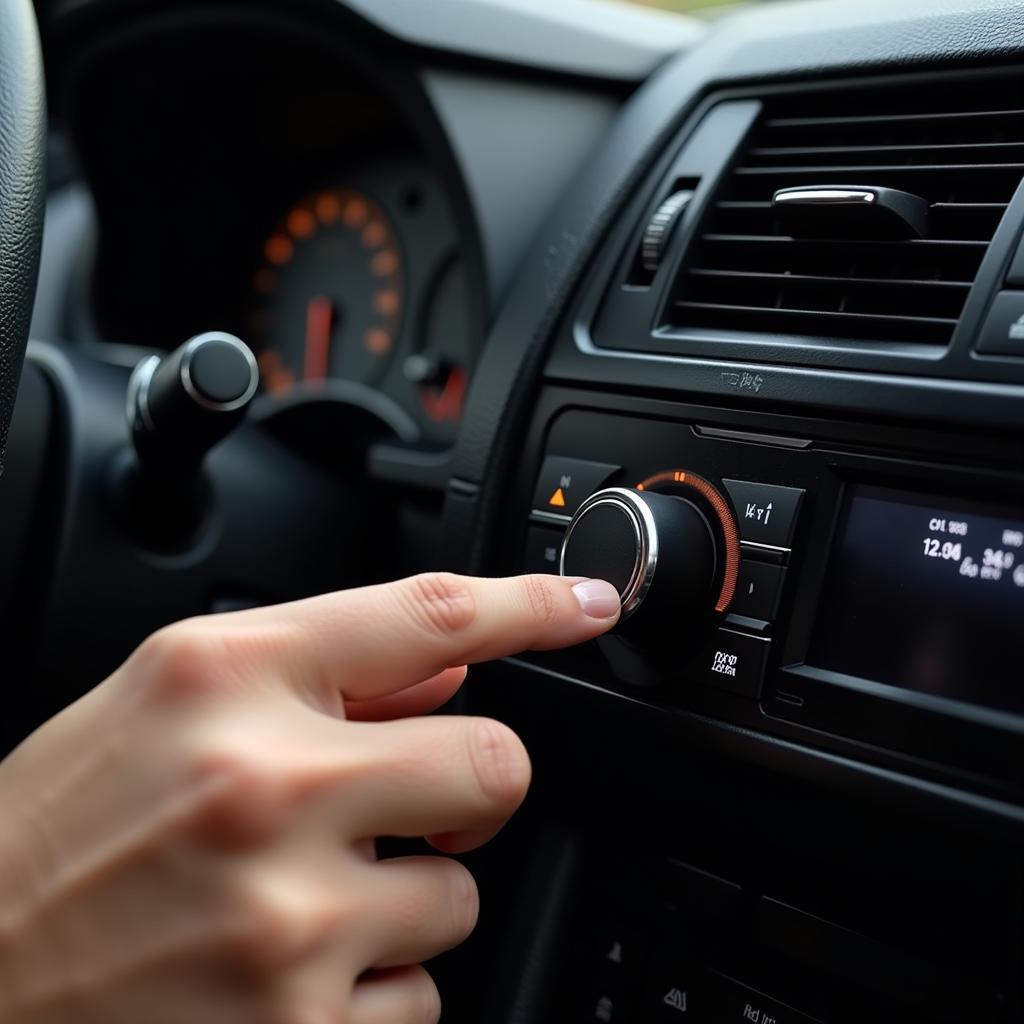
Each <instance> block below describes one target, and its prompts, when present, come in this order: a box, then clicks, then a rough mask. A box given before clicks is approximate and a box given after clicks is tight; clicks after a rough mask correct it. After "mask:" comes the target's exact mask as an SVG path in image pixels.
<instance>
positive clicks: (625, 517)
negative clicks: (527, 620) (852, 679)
mask: <svg viewBox="0 0 1024 1024" xmlns="http://www.w3.org/2000/svg"><path fill="white" fill-rule="evenodd" d="M615 480H621V481H622V482H621V483H620V484H619V485H618V486H612V487H605V486H602V485H603V484H605V483H607V482H608V481H615ZM803 495H804V492H803V490H801V489H800V488H796V487H789V486H782V485H778V484H773V483H769V482H764V481H750V480H739V479H732V478H724V479H722V480H721V482H720V484H719V485H718V486H716V485H715V484H713V483H711V482H710V481H709V480H708V479H706V478H705V477H704V476H701V475H700V474H699V473H696V472H694V471H693V470H690V469H681V468H674V467H673V468H666V469H658V470H655V471H654V472H653V473H650V474H648V475H646V476H644V477H643V478H642V479H638V480H636V481H635V482H632V485H631V486H630V481H629V480H628V477H627V476H626V471H625V470H624V468H623V467H622V466H619V465H614V464H610V463H602V462H593V461H589V460H585V459H577V458H574V457H572V456H568V455H561V454H558V453H549V454H548V455H547V456H546V457H545V459H544V463H543V465H542V467H541V470H540V473H539V475H538V478H537V485H536V488H535V490H534V508H533V510H532V512H531V514H530V520H531V525H530V528H529V533H528V536H527V541H526V548H525V554H524V564H523V568H524V569H525V570H526V571H532V572H555V571H557V572H560V573H561V574H562V575H564V576H600V577H601V578H603V579H607V580H609V581H610V582H612V583H614V584H615V585H616V586H617V587H618V589H619V595H620V597H621V599H622V620H621V622H620V624H619V626H618V628H617V633H618V635H619V636H621V637H622V638H623V639H624V640H625V641H626V642H627V643H628V644H629V645H630V646H631V647H633V648H635V649H638V650H639V651H642V652H643V653H644V654H646V656H647V657H648V658H649V659H650V660H651V661H652V662H654V663H657V662H658V661H671V662H673V663H675V664H679V663H680V661H684V662H685V663H686V664H687V666H688V670H689V675H690V676H691V677H692V678H693V679H695V680H696V681H698V682H703V683H705V684H707V685H710V686H714V687H718V688H720V689H723V690H727V691H730V692H732V693H735V694H738V695H740V696H744V697H748V698H755V699H756V698H757V697H759V696H760V693H761V683H762V679H763V677H764V672H765V668H766V665H767V658H768V652H769V650H770V647H771V642H772V638H771V624H772V621H773V620H774V618H775V616H776V614H777V611H778V607H779V601H780V597H781V593H782V587H783V583H784V580H785V574H786V563H787V562H788V560H789V556H790V554H791V552H792V548H791V544H792V542H793V534H794V532H795V530H796V523H797V517H798V515H799V511H800V505H801V501H802V499H803ZM570 513H571V514H570Z"/></svg>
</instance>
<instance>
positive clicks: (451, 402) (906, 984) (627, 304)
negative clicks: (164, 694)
mask: <svg viewBox="0 0 1024 1024" xmlns="http://www.w3.org/2000/svg"><path fill="white" fill-rule="evenodd" d="M425 6H426V5H425ZM484 8H486V12H485V14H482V13H481V11H482V10H483V9H484ZM124 11H125V7H124V5H119V4H117V3H112V2H107V0H89V2H85V3H82V4H78V5H69V6H67V7H66V8H65V6H64V5H62V4H54V5H53V6H52V9H50V10H49V11H48V13H47V14H44V15H43V18H42V25H43V31H44V42H45V43H46V45H47V48H48V51H47V52H48V68H49V71H48V73H49V76H50V79H51V81H50V91H51V106H52V116H51V123H52V132H51V170H50V173H51V179H52V180H51V190H50V200H49V208H48V226H47V234H46V238H45V242H44V255H43V274H42V280H41V286H40V298H39V299H38V300H37V307H36V314H35V326H34V334H33V337H34V338H35V339H36V341H35V342H34V344H33V348H32V350H31V351H30V361H31V363H33V364H34V365H35V366H36V367H37V368H38V369H39V371H40V372H41V373H42V374H43V376H45V377H46V378H47V379H48V380H49V381H50V384H49V387H51V388H55V389H56V390H57V391H62V390H63V391H65V392H66V391H68V389H70V392H72V393H74V394H75V395H76V396H78V397H76V398H75V400H74V401H70V400H67V399H65V405H66V407H67V409H69V410H70V411H69V412H67V413H66V420H67V423H68V424H69V426H67V428H66V430H67V437H65V439H64V442H63V444H62V445H58V449H59V450H60V451H61V452H62V454H61V456H60V459H59V460H58V462H59V464H60V465H61V466H62V467H64V468H63V470H62V472H63V473H64V474H65V477H64V478H62V479H63V481H64V482H63V483H62V484H61V485H60V488H61V493H62V494H65V495H67V499H66V502H65V505H64V508H63V511H62V513H61V515H60V517H59V519H58V520H55V521H53V522H51V523H49V524H44V526H45V528H46V529H47V530H49V531H50V533H49V534H48V536H50V537H59V538H60V543H59V544H57V545H55V551H56V554H54V556H53V563H52V580H51V581H49V582H47V584H46V586H45V587H43V586H42V585H37V587H36V590H35V592H34V593H35V597H34V598H33V603H32V604H31V609H32V610H33V613H34V614H35V616H36V618H37V619H38V620H39V621H41V622H43V623H44V625H43V626H41V627H38V630H37V631H34V640H35V643H34V648H33V650H34V653H33V654H32V656H31V658H27V659H26V662H25V672H26V673H27V674H28V675H29V677H30V678H32V679H33V680H34V681H35V682H34V686H35V687H36V689H37V690H38V697H37V706H36V707H35V710H34V712H33V713H34V714H35V715H36V717H39V716H41V715H42V714H43V713H44V712H45V711H47V710H52V709H53V708H54V707H56V706H59V705H60V704H61V703H63V702H66V700H67V699H70V697H72V696H74V695H75V694H74V693H73V692H71V690H70V689H69V684H68V683H67V676H68V666H69V664H70V663H71V662H74V663H76V665H77V670H78V674H79V676H81V677H83V678H82V684H83V685H85V684H91V683H92V682H95V681H98V680H99V679H100V678H102V675H103V674H104V672H106V671H109V670H110V669H111V668H112V667H113V666H114V665H116V664H117V663H118V661H119V660H120V659H121V658H123V657H124V656H125V654H127V652H128V651H129V650H130V649H131V647H132V646H133V644H134V643H137V642H138V640H139V639H141V637H142V636H144V635H145V634H146V633H147V632H148V631H151V630H152V629H154V628H157V627H158V626H159V625H161V624H163V623H164V622H166V621H170V620H171V619H173V618H176V617H182V616H183V615H187V614H195V613H197V612H203V611H211V610H225V609H228V608H231V607H241V606H245V605H249V604H260V603H266V602H270V601H274V600H283V599H287V598H290V597H294V596H300V595H301V594H305V593H313V592H316V591H321V590H326V589H329V588H332V587H339V586H346V585H354V584H358V583H362V582H368V581H372V580H379V579H384V578H388V577H390V576H394V575H397V574H400V573H403V572H408V571H413V570H416V569H420V568H423V567H437V568H444V569H450V570H453V571H458V572H467V573H472V574H487V575H493V574H514V573H518V572H523V571H527V572H554V573H559V572H561V573H562V574H566V575H603V576H605V577H606V578H610V579H613V581H615V582H616V583H617V584H618V585H619V586H620V591H621V593H622V595H623V601H624V609H625V613H624V620H623V624H622V626H621V628H619V629H618V630H616V631H615V633H613V634H612V635H610V636H608V637H605V638H602V639H601V640H599V641H595V642H592V643H590V644H587V645H584V646H583V647H581V648H577V649H572V650H568V651H558V652H545V653H530V652H527V653H524V654H523V655H521V656H519V657H517V658H513V659H508V660H505V661H503V662H499V663H495V664H492V665H487V666H480V667H477V668H474V669H473V671H472V673H471V680H470V683H469V684H468V685H467V687H466V688H465V689H464V691H463V692H462V694H460V696H459V697H458V698H457V700H456V702H455V705H454V708H455V710H459V711H461V712H465V713H471V714H488V715H493V716H494V717H497V718H499V719H501V720H503V721H506V722H508V723H509V724H511V725H512V726H513V727H514V728H515V729H516V730H517V731H518V732H519V734H520V735H521V736H522V737H523V739H524V741H525V742H526V744H527V747H528V749H529V750H530V753H531V756H532V758H533V761H534V765H535V768H534V778H535V782H534V786H533V789H532V791H531V794H530V796H529V798H528V800H527V803H526V805H525V806H524V808H523V811H522V813H521V814H520V815H519V816H517V818H516V819H515V820H514V822H513V823H512V824H511V825H510V826H509V827H508V829H507V830H506V831H505V833H503V835H502V836H501V837H500V838H499V839H498V840H497V841H496V842H495V843H493V844H491V845H490V846H489V847H487V848H485V849H484V850H482V851H480V852H478V853H475V854H472V855H470V856H469V857H468V863H469V864H470V866H471V867H472V868H473V869H474V871H475V873H476V875H477V877H478V879H479V881H480V886H481V893H482V898H483V914H482V918H481V925H480V928H479V930H478V933H477V934H476V935H475V936H474V937H473V939H472V940H471V941H470V942H469V943H468V944H467V945H466V946H465V947H463V948H461V949H459V950H457V951H454V952H453V953H450V954H447V955H446V956H445V957H443V958H441V959H440V960H439V961H437V962H436V963H435V964H433V965H431V966H432V969H433V972H434V973H435V976H436V978H437V980H438V983H439V986H440V987H441V990H442V994H443V996H444V1000H445V1015H444V1018H443V1019H444V1020H446V1021H451V1022H452V1024H460V1022H463V1021H465V1022H467V1024H468V1022H474V1024H476V1022H481V1021H487V1022H493V1024H555V1022H559V1024H561V1022H574V1024H660V1022H678V1024H688V1022H696V1024H702V1022H703V1024H733V1022H736V1024H743V1022H751V1024H790V1022H793V1024H797V1022H800V1024H860V1022H862V1021H867V1020H871V1021H876V1022H890V1021H891V1022H893V1024H895V1022H897V1021H898V1022H901V1024H903V1022H910V1021H913V1022H920V1024H946V1022H971V1024H1011V1022H1014V1021H1019V1020H1021V1019H1024V852H1022V840H1024V690H1022V687H1024V648H1022V644H1021V639H1020V626H1021V623H1022V622H1024V326H1022V325H1024V184H1022V182H1024V72H1022V70H1021V61H1022V58H1024V19H1021V17H1020V8H1019V6H1017V5H1015V4H1011V3H1006V4H1001V3H996V2H992V3H976V4H972V3H962V2H961V3H948V4H934V3H923V2H922V3H916V2H914V3H902V4H888V5H886V4H882V3H871V4H864V5H857V6H854V5H850V4H844V3H793V4H765V5H757V6H756V7H755V8H751V9H749V10H741V11H737V12H735V13H730V14H728V15H725V16H722V17H719V18H716V19H714V20H713V21H711V22H709V23H708V24H707V25H702V26H697V25H696V23H693V22H690V21H687V20H685V19H674V18H671V17H669V16H667V15H654V14H653V13H651V12H640V11H637V12H635V13H634V12H632V11H629V10H628V9H627V8H624V7H622V8H620V7H617V6H615V5H610V4H603V3H590V2H584V0H579V4H578V5H577V3H576V2H574V3H571V4H567V5H566V8H565V10H562V11H559V12H558V13H553V12H551V11H548V10H547V9H546V8H545V7H544V5H535V4H531V3H523V4H516V3H513V2H512V0H509V2H508V3H504V2H498V0H487V3H486V4H484V3H482V0H481V6H480V7H476V8H474V5H473V4H469V5H468V7H467V6H465V5H463V6H462V7H460V5H459V3H458V2H456V0H446V2H445V3H439V4H438V5H437V8H436V11H435V14H436V18H433V19H430V18H425V17H423V12H422V11H417V12H410V11H408V10H406V11H405V12H404V13H403V10H402V5H401V4H400V3H396V4H392V3H381V4H378V5H373V4H361V3H352V4H343V3H327V2H325V3H313V2H311V3H309V4H305V3H304V4H301V5H299V4H296V5H283V4H273V3H267V4H254V5H233V4H225V5H217V7H216V8H214V7H211V6H209V5H167V4H158V3H152V4H149V3H147V4H143V5H139V6H138V7H137V8H136V9H135V10H134V11H133V12H132V13H131V14H130V15H128V16H123V15H124ZM485 15H486V16H485ZM627 27H628V31H627ZM211 329H215V330H220V331H228V332H231V333H233V334H236V335H238V336H239V337H240V338H242V339H243V340H245V341H246V342H247V343H248V344H249V345H250V346H251V348H252V349H253V351H254V353H255V355H256V359H257V363H258V366H259V373H260V392H259V395H258V397H257V398H256V400H255V402H254V404H253V406H252V410H251V414H250V424H251V426H252V428H253V432H254V433H253V435H252V436H251V437H250V436H249V435H246V437H244V438H241V437H240V438H239V439H237V440H236V439H234V438H233V439H232V440H231V441H229V442H225V444H224V445H223V446H222V447H221V448H219V449H217V450H216V452H217V453H218V454H216V455H212V456H211V458H210V467H209V468H210V474H211V480H212V485H213V489H214V491H215V492H216V493H217V494H218V495H219V496H220V497H219V500H220V501H221V506H220V508H219V510H218V512H217V518H216V519H213V520H211V522H213V523H214V525H213V526H211V527H209V535H208V536H204V537H200V538H199V539H196V540H195V542H194V543H192V542H191V541H190V542H189V544H188V545H186V546H185V547H184V548H182V547H180V546H179V547H173V548H171V547H166V546H164V547H161V545H160V544H159V543H156V544H154V543H151V541H152V538H151V537H147V539H146V540H144V541H140V536H142V535H141V534H140V533H139V531H138V529H134V530H132V531H128V533H127V534H126V533H125V531H124V530H123V529H121V528H120V527H119V526H117V525H116V524H115V525H111V523H110V522H109V521H108V520H109V519H110V515H109V489H108V490H107V491H104V493H103V494H99V491H101V490H103V488H102V487H100V486H99V485H96V486H94V487H92V489H91V490H90V489H89V488H88V487H86V488H82V487H81V486H77V485H76V486H72V484H70V483H68V480H70V479H71V477H72V476H74V474H73V473H71V469H74V470H75V473H77V474H78V476H80V477H83V478H88V479H92V480H98V479H101V478H103V475H104V474H105V473H109V458H108V456H109V452H110V451H111V450H113V449H114V448H116V447H117V446H118V445H122V446H123V444H124V436H123V435H124V429H125V428H124V424H123V422H122V419H121V418H120V417H122V415H123V414H122V413H121V412H120V408H121V406H118V407H117V417H118V418H116V422H115V417H113V416H112V415H111V416H107V418H106V419H103V418H102V417H99V416H98V415H96V414H93V413H91V412H89V411H88V410H87V411H85V412H83V409H84V408H85V406H86V405H87V404H88V403H87V402H86V400H85V399H84V398H82V397H81V396H82V395H83V394H92V395H104V396H107V398H108V399H109V401H108V404H115V405H116V402H115V401H114V398H111V397H110V396H116V397H117V399H118V400H120V396H121V395H122V394H123V391H124V388H125V386H126V381H127V376H128V373H129V372H130V369H131V367H133V366H134V365H135V364H136V363H137V362H138V360H139V359H140V358H142V357H143V356H144V355H146V354H148V353H153V352H156V353H161V352H167V351H169V350H172V349H174V348H175V347H176V346H178V345H179V344H180V343H181V342H183V341H185V339H187V338H189V337H191V336H193V335H196V334H198V333H200V332H203V331H207V330H211ZM54 382H57V383H54ZM122 405H123V402H122ZM90 408H91V407H90ZM239 433H240V434H241V433H242V432H241V431H240V432H239ZM68 438H73V439H74V444H71V443H70V442H69V441H68ZM51 443H56V442H51ZM69 452H70V454H69ZM83 453H84V454H83ZM218 459H220V460H221V461H218ZM69 467H70V468H69ZM16 473H17V469H15V474H16ZM38 486H43V485H42V484H39V485H38ZM51 486H52V485H51ZM104 486H106V485H104ZM104 495H106V497H104ZM257 510H258V514H257ZM116 518H117V517H116V516H114V519H116ZM257 520H258V522H257ZM72 522H75V523H77V524H78V526H77V527H76V529H78V530H79V531H80V533H76V532H75V531H74V530H73V529H72V528H71V526H70V525H69V524H70V523H72ZM82 523H84V524H86V525H85V527H84V528H83V527H82V526H81V524H82ZM121 525H122V526H123V523H122V524H121ZM203 529H204V530H206V529H207V528H206V527H203ZM90 530H91V531H92V533H91V534H90V533H89V531H90ZM81 536H84V537H86V538H87V539H88V538H90V537H91V538H92V539H90V540H89V542H88V543H87V544H83V543H81V540H80V537H81ZM97 538H98V539H97ZM254 550H258V551H259V552H260V553H261V557H260V558H258V559H253V557H252V552H253V551H254ZM83 580H90V581H96V582H95V584H94V585H93V586H92V587H91V589H86V590H83V585H82V581H83ZM84 606H91V607H93V609H95V607H99V608H102V609H103V610H104V612H105V614H107V615H109V616H110V617H111V618H112V619H116V622H112V624H111V626H110V629H109V630H108V631H106V634H105V639H104V640H103V641H102V642H101V641H100V640H99V639H97V638H96V637H95V636H91V635H85V633H84V632H83V631H76V630H75V629H72V628H71V627H69V625H68V624H69V623H70V622H72V621H73V620H74V619H75V617H76V616H80V615H81V609H82V608H83V607H84ZM69 630H70V632H69ZM85 632H88V631H85ZM76 685H77V684H76Z"/></svg>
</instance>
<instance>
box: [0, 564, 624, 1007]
mask: <svg viewBox="0 0 1024 1024" xmlns="http://www.w3.org/2000/svg"><path fill="white" fill-rule="evenodd" d="M576 582H577V581H572V580H563V579H559V578H557V577H552V576H527V577H517V578H511V579H498V580H486V579H473V578H468V577H458V576H449V575H426V576H419V577H414V578H412V579H408V580H403V581H399V582H397V583H393V584H387V585H384V586H378V587H368V588H365V589H362V590H352V591H346V592H342V593H338V594H332V595H329V596H325V597H320V598H313V599H310V600H307V601H300V602H297V603H294V604H288V605H280V606H277V607H272V608H264V609H257V610H253V611H246V612H239V613H234V614H231V615H217V616H208V617H204V618H197V619H191V620H187V621H185V622H181V623H178V624H175V625H173V626H170V627H168V628H166V629H164V630H161V631H160V632H159V633H157V634H155V635H154V636H152V637H150V638H149V639H148V640H147V641H146V642H145V643H143V644H142V645H141V646H140V647H139V649H138V650H137V651H136V652H135V653H134V654H133V655H132V656H131V657H130V658H129V659H128V661H127V662H125V664H124V665H123V666H122V667H121V668H120V669H118V671H117V672H115V673H114V675H112V676H111V677H110V678H109V679H107V680H106V681H105V682H104V683H102V684H101V685H100V686H98V687H97V688H96V689H95V690H93V691H92V692H91V693H89V694H87V695H86V696H85V697H83V698H82V699H81V700H79V701H78V702H77V703H75V704H73V705H72V706H71V707H69V708H67V709H66V710H65V711H63V712H62V713H61V714H60V715H58V716H57V717H56V718H54V719H53V720H51V721H50V722H48V723H47V724H46V725H44V726H43V727H42V728H40V729H39V730H38V731H37V732H36V733H34V734H33V735H32V736H31V737H30V738H29V739H28V740H26V741H25V742H24V743H23V744H22V745H21V747H19V748H18V749H17V750H16V751H15V752H14V753H13V754H12V755H11V756H10V757H9V758H8V759H7V760H6V761H5V762H3V763H2V764H0V822H2V828H0V1022H2V1024H21V1022H28V1021H31V1022H32V1024H71V1022H74V1024H83V1022H92V1021H95V1022H102V1024H120V1022H125V1024H129V1022H130V1024H138V1022H140V1021H145V1022H146V1024H182V1022H186V1021H187V1022H188V1024H243V1022H244V1024H264V1022H265V1024H342V1022H344V1024H431V1022H433V1021H435V1020H436V1019H437V1016H438V1013H439V1003H438V996H437V991H436V989H435V988H434V986H433V983H432V982H431V980H430V978H429V976H428V975H427V974H426V972H425V971H424V970H423V969H422V968H421V967H418V966H416V965H417V964H419V963H420V962H421V961H423V960H425V959H428V958H430V957H432V956H435V955H436V954H438V953H440V952H442V951H443V950H445V949H448V948H450V947H451V946H454V945H456V944H458V943H459V942H461V941H462V940H463V939H465V938H466V936H467V935H468V934H469V933H470V931H471V930H472V928H473V926H474V923H475V920H476V914H477V894H476V888H475V884H474V882H473V879H472V877H471V876H470V874H469V873H468V872H467V871H466V869H465V868H464V867H462V866H461V865H460V864H458V863H457V862H456V861H453V860H451V859H448V858H444V857H406V858H397V859H392V860H384V861H378V860H377V859H376V858H375V855H374V843H373V841H374V839H376V838H377V837H380V836H426V837H429V838H430V841H431V842H432V843H433V845H434V846H435V847H436V848H438V849H439V850H441V851H444V852H459V851H464V850H469V849H472V848H473V847H475V846H477V845H479V844H480V843H482V842H485V841H486V840H487V839H488V838H489V837H490V836H492V835H493V834H494V833H495V832H496V831H497V830H498V829H499V828H500V827H501V825H502V824H503V823H504V822H505V820H506V819H507V818H508V816H509V815H510V814H511V813H512V812H513V811H514V810H515V809H516V807H517V806H518V805H519V803H520V802H521V800H522V798H523V796H524V795H525V792H526V789H527V785H528V782H529V776H530V765H529V761H528V758H527V755H526V752H525V750H524V748H523V746H522V744H521V743H520V742H519V740H518V739H517V738H516V736H515V735H514V734H513V733H512V732H511V731H510V730H508V729H507V728H506V727H505V726H503V725H501V724H500V723H498V722H494V721H490V720H487V719H474V718H461V717H443V716H436V717H429V718H422V717H415V716H420V715H423V714H425V713H426V712H428V711H431V710H433V709H434V708H435V707H438V706H440V705H441V704H442V703H444V702H445V701H446V700H447V699H448V698H449V697H450V696H451V695H452V694H454V692H455V691H456V690H457V689H458V687H459V686H460V685H461V683H462V680H463V678H464V676H465V671H466V669H465V665H466V664H467V663H473V662H480V661H486V660H489V659H493V658H497V657H501V656H503V655H507V654H511V653H515V652H517V651H520V650H524V649H549V648H553V647H560V646H566V645H569V644H574V643H578V642H580V641H583V640H586V639H589V638H591V637H594V636H596V635H598V634H600V633H603V632H604V631H605V630H606V629H608V628H610V627H611V626H612V625H613V624H614V622H615V621H616V619H617V617H618V610H619V606H618V600H617V598H616V596H615V592H614V589H613V588H612V587H611V586H610V585H609V584H607V583H601V582H600V581H585V582H582V583H580V584H578V585H577V586H574V583H576ZM367 972H369V973H367Z"/></svg>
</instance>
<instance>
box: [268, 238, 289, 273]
mask: <svg viewBox="0 0 1024 1024" xmlns="http://www.w3.org/2000/svg"><path fill="white" fill-rule="evenodd" d="M294 254H295V246H294V245H292V242H291V239H290V238H287V237H286V236H285V235H273V236H271V238H269V239H268V240H267V244H266V246H265V247H264V249H263V255H264V256H266V257H267V262H268V263H273V264H274V265H275V266H278V267H279V266H281V265H282V264H283V263H287V262H288V261H289V260H290V259H291V258H292V256H293V255H294Z"/></svg>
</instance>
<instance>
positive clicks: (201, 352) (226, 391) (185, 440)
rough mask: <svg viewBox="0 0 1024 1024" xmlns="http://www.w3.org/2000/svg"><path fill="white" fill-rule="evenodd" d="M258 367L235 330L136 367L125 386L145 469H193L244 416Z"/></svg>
mask: <svg viewBox="0 0 1024 1024" xmlns="http://www.w3.org/2000/svg"><path fill="white" fill-rule="evenodd" d="M258 384H259V370H258V368H257V366H256V359H255V357H254V356H253V354H252V352H251V351H250V350H249V348H248V347H247V346H246V345H245V344H244V343H243V342H241V341H240V340H239V339H238V338H236V337H235V336H234V335H233V334H225V333H223V332H221V331H208V332H207V333H205V334H198V335H196V336H195V337H194V338H191V339H190V340H189V341H187V342H185V344H184V345H181V346H179V347H178V348H176V349H175V350H174V351H173V352H171V353H169V354H168V355H166V356H164V357H163V358H161V357H159V356H150V357H149V358H147V359H144V360H143V361H142V362H141V363H139V365H138V366H137V367H136V368H135V372H134V373H133V374H132V378H131V382H130V383H129V385H128V420H129V423H130V425H131V431H132V442H133V444H134V445H135V450H136V452H137V453H138V456H139V461H140V463H141V464H142V466H143V467H144V469H145V470H146V471H147V472H150V471H157V472H161V473H167V474H170V475H173V476H177V475H182V474H185V475H188V474H192V473H194V472H195V471H196V470H197V468H198V466H199V464H200V463H201V462H202V460H203V456H205V455H206V453H207V452H208V451H209V450H210V449H211V448H212V447H213V446H214V445H215V444H216V443H217V442H218V441H220V440H221V439H222V438H224V437H225V436H226V435H227V434H228V433H229V432H230V431H231V430H232V429H233V428H234V427H235V426H236V425H237V424H238V423H239V421H240V420H241V419H242V418H243V417H244V416H245V412H246V409H247V407H248V405H249V403H250V401H252V397H253V395H255V394H256V388H257V386H258Z"/></svg>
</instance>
